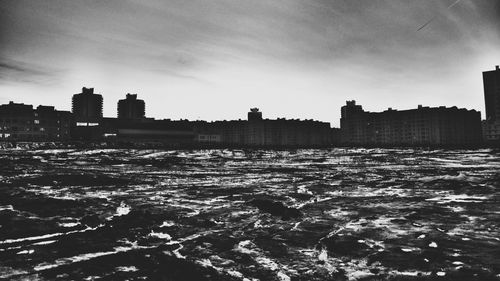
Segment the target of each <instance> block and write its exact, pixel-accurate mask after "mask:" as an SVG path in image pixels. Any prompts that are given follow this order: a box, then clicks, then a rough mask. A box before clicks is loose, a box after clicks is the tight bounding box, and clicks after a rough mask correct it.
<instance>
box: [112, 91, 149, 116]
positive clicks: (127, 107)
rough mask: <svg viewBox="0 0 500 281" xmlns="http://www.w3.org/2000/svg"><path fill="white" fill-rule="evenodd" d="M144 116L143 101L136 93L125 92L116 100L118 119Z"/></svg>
mask: <svg viewBox="0 0 500 281" xmlns="http://www.w3.org/2000/svg"><path fill="white" fill-rule="evenodd" d="M144 117H145V103H144V101H143V100H139V99H137V95H132V94H127V96H126V99H123V100H119V101H118V119H140V118H144Z"/></svg>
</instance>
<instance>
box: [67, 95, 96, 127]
mask: <svg viewBox="0 0 500 281" xmlns="http://www.w3.org/2000/svg"><path fill="white" fill-rule="evenodd" d="M72 112H73V115H74V118H75V121H76V123H77V125H83V123H85V124H86V125H87V126H89V125H97V124H98V123H99V122H100V121H101V120H102V96H101V95H98V94H94V88H85V87H84V88H82V92H81V93H80V94H76V95H73V107H72Z"/></svg>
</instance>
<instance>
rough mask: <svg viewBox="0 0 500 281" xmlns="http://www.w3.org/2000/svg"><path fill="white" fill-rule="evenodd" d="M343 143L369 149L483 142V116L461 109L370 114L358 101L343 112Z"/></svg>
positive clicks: (430, 109) (395, 111)
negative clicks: (369, 147) (357, 103)
mask: <svg viewBox="0 0 500 281" xmlns="http://www.w3.org/2000/svg"><path fill="white" fill-rule="evenodd" d="M341 112H342V118H341V119H340V129H341V141H342V143H344V144H348V145H368V146H393V145H404V146H427V145H431V146H460V145H478V144H480V143H481V139H482V138H481V114H480V112H478V111H475V110H467V109H463V108H461V109H459V108H457V107H451V108H446V107H444V106H441V107H434V108H430V107H423V106H421V105H419V106H418V108H417V109H410V110H402V111H398V110H393V109H392V108H389V109H388V110H386V111H384V112H366V111H364V110H363V109H362V107H361V106H359V105H356V103H355V102H354V101H350V102H349V101H348V102H347V104H346V105H345V106H343V107H342V109H341Z"/></svg>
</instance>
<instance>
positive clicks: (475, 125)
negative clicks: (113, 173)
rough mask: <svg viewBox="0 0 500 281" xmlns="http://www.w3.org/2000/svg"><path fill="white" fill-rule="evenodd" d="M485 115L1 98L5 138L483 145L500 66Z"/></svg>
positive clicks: (491, 137) (490, 79) (499, 90)
mask: <svg viewBox="0 0 500 281" xmlns="http://www.w3.org/2000/svg"><path fill="white" fill-rule="evenodd" d="M483 83H484V96H485V103H486V120H484V121H482V122H481V114H480V112H478V111H476V110H467V109H459V108H457V107H451V108H447V107H444V106H442V107H433V108H431V107H424V106H418V108H416V109H411V110H401V111H400V110H393V109H391V108H389V109H388V110H386V111H383V112H367V111H364V110H363V108H362V106H361V105H357V104H356V102H355V101H348V102H347V104H346V105H345V106H343V107H342V108H341V119H340V129H337V128H331V126H330V123H326V122H320V121H314V120H297V119H293V120H290V119H281V118H278V119H272V120H271V119H264V118H263V117H262V112H260V111H259V109H257V108H252V109H251V110H250V112H248V118H247V120H241V119H240V120H233V121H215V122H206V121H188V120H177V121H173V120H170V119H163V120H157V119H153V118H147V117H146V115H145V102H144V101H143V100H140V99H138V98H137V95H132V94H127V95H126V98H125V99H123V100H119V101H118V104H117V111H118V112H117V113H118V114H117V118H106V117H103V98H102V95H100V94H96V93H94V89H93V88H82V92H81V93H78V94H75V95H73V99H72V111H71V112H69V111H58V110H55V109H54V107H51V106H38V107H37V108H33V106H31V105H25V104H18V103H13V102H10V103H9V104H5V105H0V140H3V141H70V140H79V141H96V140H105V139H106V140H110V141H119V142H122V141H123V142H161V143H164V144H168V145H172V146H188V145H213V146H245V147H254V146H255V147H328V146H336V145H353V146H477V145H481V144H484V143H486V144H491V145H500V69H499V67H498V66H496V69H495V70H493V71H486V72H483Z"/></svg>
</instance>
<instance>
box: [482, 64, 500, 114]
mask: <svg viewBox="0 0 500 281" xmlns="http://www.w3.org/2000/svg"><path fill="white" fill-rule="evenodd" d="M483 85H484V102H485V104H486V121H496V120H499V121H500V66H498V65H497V66H496V69H495V70H492V71H485V72H483Z"/></svg>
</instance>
